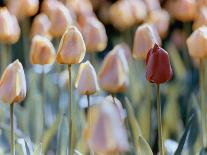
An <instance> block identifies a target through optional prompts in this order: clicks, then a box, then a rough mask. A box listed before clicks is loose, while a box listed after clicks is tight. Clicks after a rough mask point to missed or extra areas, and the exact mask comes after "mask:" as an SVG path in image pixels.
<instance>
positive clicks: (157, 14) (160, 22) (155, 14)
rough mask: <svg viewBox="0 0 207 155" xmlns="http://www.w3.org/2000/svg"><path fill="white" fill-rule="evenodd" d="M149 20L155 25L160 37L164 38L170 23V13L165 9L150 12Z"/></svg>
mask: <svg viewBox="0 0 207 155" xmlns="http://www.w3.org/2000/svg"><path fill="white" fill-rule="evenodd" d="M147 22H148V23H150V24H152V25H154V26H155V27H156V28H157V31H158V33H159V35H160V37H162V38H164V37H165V36H166V35H167V31H168V28H169V25H170V15H169V13H168V12H167V11H165V10H156V11H152V12H150V15H149V17H148V19H147Z"/></svg>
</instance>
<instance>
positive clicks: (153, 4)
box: [144, 0, 161, 12]
mask: <svg viewBox="0 0 207 155" xmlns="http://www.w3.org/2000/svg"><path fill="white" fill-rule="evenodd" d="M144 2H145V4H146V5H147V9H148V11H149V12H151V11H155V10H159V9H161V6H160V2H159V0H153V1H151V0H144Z"/></svg>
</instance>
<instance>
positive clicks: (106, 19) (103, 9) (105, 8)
mask: <svg viewBox="0 0 207 155" xmlns="http://www.w3.org/2000/svg"><path fill="white" fill-rule="evenodd" d="M94 1H95V0H94ZM111 5H112V3H111V2H109V1H104V2H103V3H102V4H101V6H100V8H99V9H98V17H99V18H100V20H101V21H102V22H103V23H104V24H109V23H110V12H109V10H110V7H111Z"/></svg>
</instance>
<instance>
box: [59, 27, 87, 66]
mask: <svg viewBox="0 0 207 155" xmlns="http://www.w3.org/2000/svg"><path fill="white" fill-rule="evenodd" d="M85 53H86V47H85V43H84V41H83V37H82V35H81V33H80V31H79V30H78V29H77V28H76V27H74V26H71V27H69V28H68V29H67V30H66V31H65V33H64V34H63V36H62V38H61V41H60V45H59V48H58V53H57V62H58V63H60V64H77V63H80V62H81V61H82V60H83V58H84V56H85Z"/></svg>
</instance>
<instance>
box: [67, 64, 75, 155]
mask: <svg viewBox="0 0 207 155" xmlns="http://www.w3.org/2000/svg"><path fill="white" fill-rule="evenodd" d="M71 67H72V66H71V65H68V72H69V103H68V125H69V137H68V138H69V139H68V151H69V155H73V153H74V150H73V147H72V129H73V127H72V71H71Z"/></svg>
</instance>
